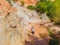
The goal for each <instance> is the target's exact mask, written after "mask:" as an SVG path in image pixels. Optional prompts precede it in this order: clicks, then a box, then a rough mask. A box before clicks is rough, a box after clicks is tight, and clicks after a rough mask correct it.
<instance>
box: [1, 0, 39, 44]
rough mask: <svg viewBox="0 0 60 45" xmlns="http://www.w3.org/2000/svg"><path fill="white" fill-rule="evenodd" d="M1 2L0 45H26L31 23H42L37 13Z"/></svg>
mask: <svg viewBox="0 0 60 45" xmlns="http://www.w3.org/2000/svg"><path fill="white" fill-rule="evenodd" d="M12 3H13V4H12V5H13V6H11V5H10V4H9V3H8V1H6V0H0V45H24V42H25V38H26V36H27V32H28V30H29V28H30V27H31V26H30V24H31V23H37V22H40V18H39V16H38V15H37V13H36V12H35V11H31V10H28V9H26V8H24V7H21V6H19V5H17V4H16V3H14V2H12Z"/></svg>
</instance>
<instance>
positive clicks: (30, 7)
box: [27, 5, 35, 10]
mask: <svg viewBox="0 0 60 45" xmlns="http://www.w3.org/2000/svg"><path fill="white" fill-rule="evenodd" d="M27 8H28V9H31V10H35V6H32V5H28V7H27Z"/></svg>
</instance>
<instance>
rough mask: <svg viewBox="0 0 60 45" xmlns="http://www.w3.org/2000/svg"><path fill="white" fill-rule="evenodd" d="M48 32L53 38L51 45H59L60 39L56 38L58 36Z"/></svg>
mask: <svg viewBox="0 0 60 45" xmlns="http://www.w3.org/2000/svg"><path fill="white" fill-rule="evenodd" d="M48 32H49V35H50V37H51V39H50V42H49V45H59V39H58V38H56V37H55V36H56V34H55V33H53V32H52V31H51V30H48Z"/></svg>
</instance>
